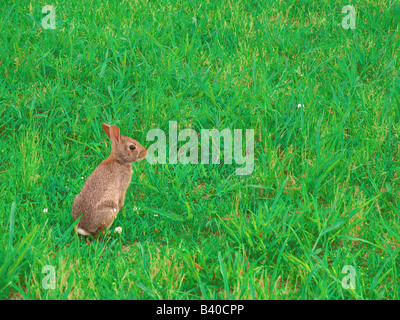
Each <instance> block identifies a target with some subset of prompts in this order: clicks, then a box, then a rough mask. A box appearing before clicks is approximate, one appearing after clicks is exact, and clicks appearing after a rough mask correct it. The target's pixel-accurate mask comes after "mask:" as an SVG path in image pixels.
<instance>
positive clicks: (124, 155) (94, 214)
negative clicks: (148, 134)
mask: <svg viewBox="0 0 400 320" xmlns="http://www.w3.org/2000/svg"><path fill="white" fill-rule="evenodd" d="M103 129H104V131H105V133H106V134H107V136H108V138H109V139H110V140H111V141H112V145H111V154H110V156H109V157H108V158H107V159H105V160H103V161H102V162H101V163H100V165H99V166H98V167H97V168H96V169H95V170H94V171H93V173H92V174H91V175H90V176H89V178H87V180H86V182H85V184H84V185H83V187H82V190H81V192H80V193H79V194H78V195H77V196H76V197H75V200H74V203H73V205H72V217H73V218H74V220H76V219H77V218H79V217H80V216H81V215H82V214H83V216H82V218H81V219H80V220H79V223H78V226H77V229H78V230H83V231H84V232H86V233H88V234H91V235H92V236H97V234H98V232H99V231H100V232H102V233H104V229H105V228H109V227H110V226H111V224H112V222H113V221H114V219H115V217H116V216H117V213H118V212H119V211H120V209H121V208H122V206H123V205H124V200H125V193H126V189H127V188H128V186H129V183H130V182H131V177H132V163H133V162H136V161H140V160H143V159H144V158H145V157H146V155H147V150H146V149H145V148H144V147H143V146H142V145H141V144H140V143H139V142H137V141H136V140H135V139H132V138H129V137H127V136H121V135H120V131H119V128H118V127H117V126H115V125H108V124H106V123H103ZM131 145H134V146H135V147H136V149H135V150H130V148H129V147H130V146H131ZM82 234H83V233H82Z"/></svg>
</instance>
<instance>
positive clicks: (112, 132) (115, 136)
mask: <svg viewBox="0 0 400 320" xmlns="http://www.w3.org/2000/svg"><path fill="white" fill-rule="evenodd" d="M102 126H103V130H104V132H105V133H106V135H107V137H108V138H109V139H110V140H111V141H113V142H119V140H120V138H121V134H120V132H119V128H118V127H117V126H116V125H111V126H110V125H109V124H107V123H104V122H103V123H102Z"/></svg>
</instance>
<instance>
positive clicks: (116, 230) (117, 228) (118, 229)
mask: <svg viewBox="0 0 400 320" xmlns="http://www.w3.org/2000/svg"><path fill="white" fill-rule="evenodd" d="M114 232H116V233H119V234H121V233H122V228H121V227H116V228H115V230H114Z"/></svg>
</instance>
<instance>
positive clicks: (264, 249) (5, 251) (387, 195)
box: [0, 0, 400, 299]
mask: <svg viewBox="0 0 400 320" xmlns="http://www.w3.org/2000/svg"><path fill="white" fill-rule="evenodd" d="M348 4H351V5H353V6H354V8H355V28H354V29H352V28H347V29H346V28H343V26H342V20H343V19H344V18H345V17H346V15H347V14H349V13H350V12H347V13H342V8H343V7H344V6H346V5H348ZM45 5H53V9H54V10H55V11H54V12H55V29H52V28H47V27H46V25H42V22H43V20H45V19H46V17H47V15H48V12H47V11H45V13H42V8H43V7H44V6H45ZM50 13H51V11H50ZM0 17H1V18H0V44H1V46H0V115H1V122H0V192H1V198H0V224H1V231H2V232H1V235H0V298H1V299H400V256H399V255H400V216H399V213H400V172H399V169H400V147H399V146H400V133H399V130H400V95H399V92H400V78H399V70H400V63H399V54H400V34H399V31H400V30H399V23H400V4H399V2H398V1H395V0H386V1H384V0H378V1H372V0H367V1H352V3H348V2H343V1H330V0H321V1H311V0H296V1H294V0H290V1H252V0H249V1H244V0H238V1H210V0H205V1H197V0H196V1H183V0H182V1H172V0H170V1H146V0H143V1H135V0H132V1H128V0H124V1H118V0H108V1H92V2H90V5H88V3H87V2H86V1H82V0H76V1H70V0H68V1H57V0H55V1H52V2H51V3H48V2H44V1H28V0H20V1H8V0H2V5H1V6H0ZM174 121H176V124H177V130H178V132H179V131H181V130H183V129H193V130H195V131H196V132H197V133H198V134H200V132H201V130H203V129H209V130H211V129H217V130H219V131H222V130H224V129H228V130H230V131H231V132H233V130H234V129H239V130H242V131H243V133H244V132H245V131H246V130H249V129H251V130H254V170H253V171H252V172H251V173H250V174H247V175H237V174H235V172H236V171H235V170H236V169H237V168H240V167H241V166H242V165H240V164H239V163H236V162H235V161H233V163H232V164H228V163H224V162H223V161H221V163H220V164H213V163H212V162H211V161H210V163H209V164H206V163H200V162H199V163H198V164H191V163H188V164H182V163H180V162H178V163H177V164H174V163H171V162H172V161H169V157H168V153H167V158H166V159H167V161H166V163H149V161H147V160H143V161H141V162H138V163H134V164H133V176H132V181H131V184H130V186H129V188H128V191H127V194H126V199H125V205H124V207H123V208H122V210H121V211H120V212H119V214H118V216H117V218H116V219H115V221H114V223H113V225H112V227H111V228H110V230H109V232H108V233H107V234H106V235H105V236H104V237H99V238H96V239H88V238H85V237H83V236H80V235H77V234H76V233H75V232H74V230H73V228H74V225H75V222H74V220H73V219H72V215H71V208H72V202H73V200H74V197H75V196H76V194H78V193H79V192H80V190H81V188H82V185H83V183H84V181H85V179H86V178H87V177H88V176H89V175H90V173H91V172H92V171H93V170H94V169H95V168H96V166H97V165H98V164H99V163H100V162H101V161H102V160H103V159H105V158H106V157H107V156H108V154H109V152H110V141H109V140H108V139H107V137H106V135H105V134H104V132H103V131H102V126H101V124H102V122H106V123H109V124H115V125H118V126H119V127H120V129H121V133H122V134H124V135H128V136H132V137H134V138H136V139H137V140H138V141H139V142H140V143H142V144H143V145H144V146H146V147H150V145H152V144H153V143H154V141H149V139H147V137H148V132H149V131H150V130H152V129H161V130H163V131H164V132H165V133H166V143H167V146H166V147H167V149H166V150H167V151H168V150H169V149H168V147H169V142H170V136H169V126H170V124H171V123H173V122H174ZM245 142H246V141H245V135H243V152H245V151H244V149H245V145H246V143H245ZM178 144H179V146H182V145H183V144H184V142H182V141H180V142H179V143H178ZM226 150H227V144H226V143H224V139H221V148H220V152H221V159H224V158H223V156H224V151H226ZM116 227H121V229H122V233H117V232H115V228H116ZM342 271H343V272H342Z"/></svg>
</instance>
